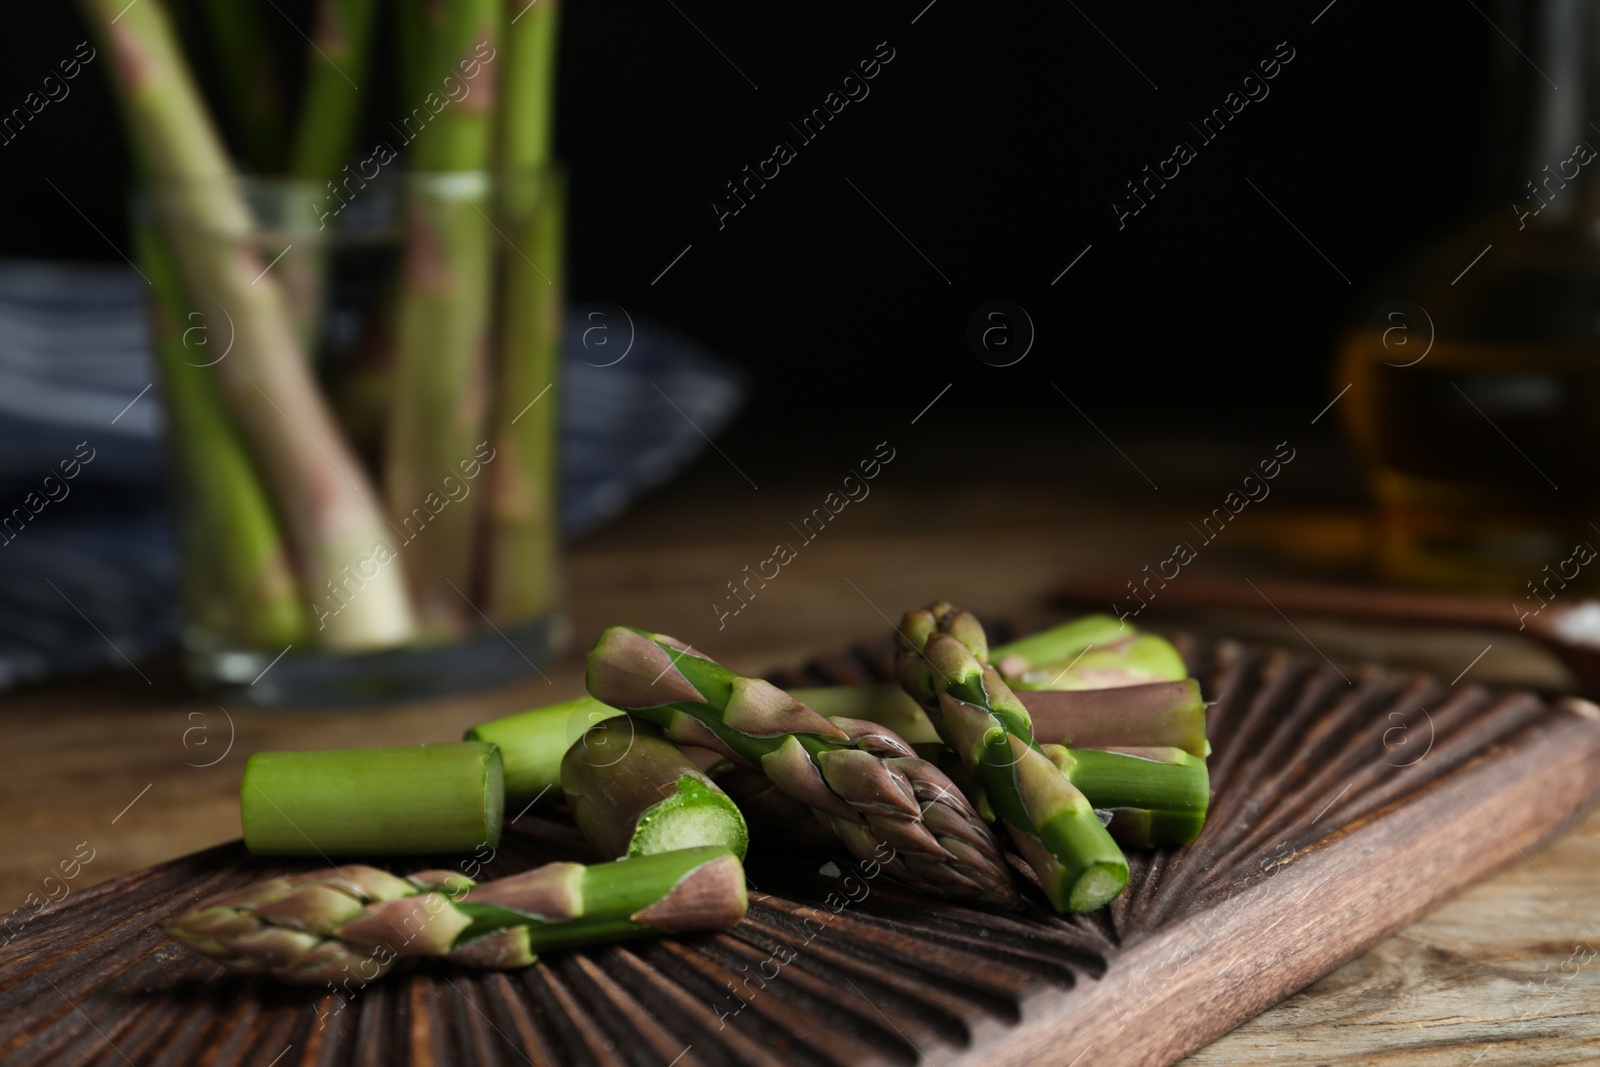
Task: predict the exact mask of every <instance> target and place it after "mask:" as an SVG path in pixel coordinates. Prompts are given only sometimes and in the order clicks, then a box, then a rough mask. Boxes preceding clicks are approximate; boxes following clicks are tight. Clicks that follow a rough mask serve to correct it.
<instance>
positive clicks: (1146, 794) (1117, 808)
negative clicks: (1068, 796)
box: [1043, 745, 1211, 848]
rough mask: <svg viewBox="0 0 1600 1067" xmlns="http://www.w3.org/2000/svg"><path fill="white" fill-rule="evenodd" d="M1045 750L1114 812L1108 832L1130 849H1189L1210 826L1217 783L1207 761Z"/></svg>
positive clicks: (1153, 751) (1179, 754) (1164, 751)
mask: <svg viewBox="0 0 1600 1067" xmlns="http://www.w3.org/2000/svg"><path fill="white" fill-rule="evenodd" d="M1043 748H1044V752H1045V755H1047V756H1048V757H1049V758H1050V761H1051V762H1052V763H1054V764H1055V765H1056V768H1057V769H1058V770H1060V771H1061V773H1062V774H1064V775H1065V776H1066V778H1067V781H1069V782H1071V783H1072V784H1073V785H1074V786H1075V787H1076V788H1077V789H1078V791H1079V792H1081V793H1082V794H1083V795H1084V796H1085V797H1086V798H1087V799H1088V801H1089V803H1090V804H1092V805H1094V807H1095V808H1097V809H1100V810H1105V811H1110V812H1112V813H1113V815H1114V818H1113V819H1112V821H1111V825H1110V826H1109V827H1108V829H1109V830H1110V831H1111V836H1113V837H1115V838H1116V839H1117V840H1118V841H1121V842H1122V843H1123V844H1125V845H1129V846H1131V847H1134V848H1155V847H1160V846H1164V845H1187V844H1188V843H1189V842H1191V841H1193V840H1194V839H1195V838H1196V837H1198V836H1199V835H1200V831H1201V829H1202V828H1204V826H1205V822H1206V808H1207V806H1208V805H1209V804H1210V800H1211V783H1210V777H1209V775H1208V773H1207V771H1206V761H1205V760H1204V759H1201V758H1199V757H1197V756H1192V755H1190V754H1189V753H1187V752H1184V751H1183V750H1182V749H1177V748H1129V749H1125V750H1123V751H1119V752H1106V751H1099V750H1096V749H1082V748H1072V749H1069V748H1064V747H1062V746H1061V745H1045V746H1043Z"/></svg>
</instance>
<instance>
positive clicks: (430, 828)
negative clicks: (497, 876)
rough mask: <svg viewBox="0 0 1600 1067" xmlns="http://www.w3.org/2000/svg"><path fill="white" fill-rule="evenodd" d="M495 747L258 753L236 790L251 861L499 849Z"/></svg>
mask: <svg viewBox="0 0 1600 1067" xmlns="http://www.w3.org/2000/svg"><path fill="white" fill-rule="evenodd" d="M504 812H505V787H504V781H503V777H502V769H501V763H500V750H499V749H498V748H496V747H495V746H494V745H491V744H487V743H484V742H477V741H450V742H446V743H444V744H437V745H413V746H410V747H406V748H367V749H339V750H335V751H328V752H258V753H256V754H255V755H254V756H251V757H250V762H249V763H248V764H246V765H245V770H244V781H243V783H242V784H241V786H240V789H239V816H240V821H241V822H242V823H243V824H244V843H245V846H246V847H248V848H249V849H250V851H251V852H254V853H256V854H257V855H272V856H328V855H346V856H357V855H361V856H382V855H403V854H424V853H440V852H470V851H472V850H473V849H476V848H479V847H481V846H484V845H487V846H489V847H491V848H493V847H496V846H498V845H499V843H500V826H501V820H502V819H503V817H504Z"/></svg>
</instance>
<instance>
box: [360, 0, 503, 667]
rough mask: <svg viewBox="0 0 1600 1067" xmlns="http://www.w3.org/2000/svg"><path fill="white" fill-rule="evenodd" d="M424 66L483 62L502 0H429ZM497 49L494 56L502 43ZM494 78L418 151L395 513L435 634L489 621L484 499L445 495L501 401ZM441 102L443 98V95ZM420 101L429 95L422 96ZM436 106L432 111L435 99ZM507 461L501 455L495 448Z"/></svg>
mask: <svg viewBox="0 0 1600 1067" xmlns="http://www.w3.org/2000/svg"><path fill="white" fill-rule="evenodd" d="M412 2H413V3H414V4H418V5H419V6H420V7H421V11H420V15H417V16H414V17H419V18H420V19H421V20H422V25H423V27H424V30H423V32H424V34H425V40H426V52H425V56H426V58H425V60H424V65H423V66H422V68H421V70H420V77H421V79H422V81H423V82H424V83H425V84H428V83H434V82H437V83H438V85H439V86H440V88H439V89H430V93H432V94H433V95H434V96H435V98H439V97H438V93H439V92H440V91H442V87H443V85H444V82H445V79H446V78H451V77H453V78H456V79H457V80H459V76H460V75H459V71H458V64H460V63H464V62H467V63H471V62H478V63H480V65H481V60H479V59H478V56H479V55H480V54H481V53H480V49H482V48H485V47H487V48H490V49H492V48H494V47H495V46H496V42H498V41H499V37H500V10H499V8H500V4H499V0H460V2H456V3H450V4H430V3H422V0H412ZM489 54H491V55H492V54H493V53H492V52H491V53H489ZM495 83H496V79H495V75H494V73H493V72H492V71H489V72H487V73H480V76H479V77H477V78H474V79H473V80H472V82H471V88H470V91H469V92H467V93H465V94H464V95H463V96H462V98H461V99H460V100H458V101H451V102H450V103H449V105H448V106H442V107H441V109H440V110H439V111H438V113H437V114H436V115H433V116H432V117H431V118H430V119H429V120H428V123H427V125H426V126H424V127H423V128H422V130H421V131H420V132H419V133H418V134H417V135H416V140H415V142H414V143H413V145H412V148H411V164H412V168H413V170H414V172H415V173H414V174H413V175H412V176H411V186H410V196H409V198H408V199H409V202H408V205H407V212H406V255H405V264H404V266H403V273H402V279H401V289H402V293H401V297H400V300H399V302H398V315H399V319H398V322H397V325H396V331H395V333H396V361H395V373H394V384H393V392H392V394H391V400H390V405H391V406H390V413H389V425H388V441H387V443H386V449H385V463H384V489H385V495H386V497H387V500H388V504H389V518H390V521H391V523H392V524H393V525H394V527H395V528H396V529H399V530H403V531H404V532H405V537H406V538H407V542H408V550H407V560H406V562H407V574H408V577H409V579H410V583H411V588H412V591H413V594H414V596H415V599H416V604H417V609H418V613H419V615H420V616H421V622H422V626H423V628H424V631H425V632H426V633H427V634H428V635H429V636H431V637H435V638H449V637H451V636H454V635H456V634H458V633H459V632H461V631H462V630H463V629H464V628H465V627H466V625H467V624H468V623H469V622H470V621H471V620H475V619H476V618H477V612H476V611H475V609H474V608H473V606H472V604H471V603H469V602H468V600H467V597H468V596H469V595H470V592H471V591H472V589H473V555H474V547H475V541H476V529H477V512H478V508H479V502H480V501H479V498H478V497H477V496H476V495H464V496H462V497H460V498H458V499H451V500H447V499H446V492H447V490H446V487H445V486H444V484H443V483H444V481H445V479H447V478H450V479H453V480H455V481H456V482H459V481H460V475H461V471H460V470H458V465H459V464H463V463H467V462H470V461H472V460H473V458H474V456H477V457H478V458H479V459H484V458H488V457H492V456H494V453H492V452H490V453H481V452H480V451H479V446H480V445H482V444H484V443H486V442H487V428H486V424H485V416H486V414H487V411H488V398H489V353H488V348H489V345H490V340H491V338H490V326H491V320H490V308H491V299H492V296H493V287H492V285H491V277H492V271H491V264H492V254H493V248H492V241H493V240H494V239H495V234H494V228H493V225H492V223H491V222H490V213H491V212H492V211H493V210H494V204H493V188H492V183H491V182H490V180H489V176H488V174H487V173H486V171H485V170H484V168H486V167H487V166H488V164H489V162H490V147H491V131H492V119H493V113H494V107H495V102H496V101H495V96H496V88H495ZM440 99H442V98H440ZM419 106H420V102H419ZM425 110H427V109H425ZM496 458H497V457H496Z"/></svg>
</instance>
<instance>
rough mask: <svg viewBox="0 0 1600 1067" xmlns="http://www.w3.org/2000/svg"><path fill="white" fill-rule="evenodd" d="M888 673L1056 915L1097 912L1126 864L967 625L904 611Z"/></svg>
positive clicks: (946, 612) (1123, 878) (946, 616)
mask: <svg viewBox="0 0 1600 1067" xmlns="http://www.w3.org/2000/svg"><path fill="white" fill-rule="evenodd" d="M900 632H901V634H902V635H904V637H903V640H904V644H903V647H902V651H901V653H900V656H899V658H898V661H897V664H896V667H897V671H898V673H899V675H900V677H901V679H902V683H903V684H905V685H906V687H907V691H908V692H910V693H911V694H912V695H913V696H914V697H916V698H917V699H918V700H920V701H922V702H923V708H924V710H926V711H927V712H928V715H929V718H930V719H931V720H932V721H933V723H934V725H935V726H936V727H937V728H938V730H939V735H940V736H941V737H942V738H944V740H945V743H946V744H948V745H949V746H950V747H951V748H952V749H954V750H955V752H956V754H957V755H958V756H959V757H960V758H961V759H962V761H963V762H965V763H966V765H967V766H968V767H969V768H971V770H972V772H973V774H974V775H975V776H976V777H977V779H978V784H979V785H980V786H982V788H983V791H984V795H985V797H986V798H987V800H988V802H989V804H991V805H992V806H993V808H994V811H995V813H996V814H997V815H999V817H1000V821H1001V822H1003V823H1004V824H1005V825H1006V829H1007V830H1008V831H1010V834H1011V838H1012V840H1013V841H1014V842H1015V843H1016V845H1017V849H1018V851H1020V852H1021V853H1022V855H1023V857H1024V858H1025V859H1026V860H1027V861H1028V863H1029V865H1030V866H1032V867H1033V869H1034V873H1035V874H1037V875H1038V876H1039V882H1040V885H1041V886H1043V888H1044V891H1045V896H1047V897H1048V898H1049V900H1050V903H1051V904H1052V905H1054V907H1055V908H1056V910H1057V911H1074V912H1086V911H1094V910H1096V909H1098V908H1101V907H1103V906H1105V905H1106V904H1107V903H1109V902H1110V901H1111V900H1112V899H1113V898H1114V897H1116V896H1117V895H1118V894H1119V893H1121V892H1122V890H1123V888H1124V887H1125V886H1126V885H1127V883H1128V862H1127V859H1126V858H1125V857H1124V856H1123V855H1122V853H1121V851H1120V850H1119V849H1118V848H1117V844H1116V842H1115V841H1113V840H1112V838H1111V835H1110V834H1109V833H1108V832H1107V831H1106V828H1105V827H1104V826H1103V825H1102V824H1101V822H1100V819H1099V817H1098V816H1096V815H1095V812H1094V807H1093V806H1092V805H1091V804H1090V802H1089V800H1088V799H1087V798H1086V797H1084V795H1083V793H1081V792H1080V791H1079V790H1078V789H1076V788H1075V787H1074V786H1073V785H1072V783H1071V782H1069V781H1068V780H1067V778H1066V776H1065V775H1063V774H1062V773H1061V771H1060V770H1059V769H1057V768H1056V766H1055V765H1054V764H1053V763H1051V761H1050V759H1049V758H1048V757H1047V756H1046V755H1045V754H1044V753H1043V752H1042V751H1040V749H1039V746H1038V744H1037V742H1035V741H1034V738H1033V731H1032V723H1031V721H1030V720H1029V717H1028V712H1027V709H1026V708H1024V707H1023V706H1022V703H1021V702H1020V701H1018V700H1017V698H1016V697H1015V696H1014V695H1013V694H1012V692H1011V690H1010V689H1009V688H1007V687H1006V684H1005V682H1004V681H1003V680H1001V678H1000V674H999V672H998V671H996V670H995V669H994V668H993V667H989V666H987V665H986V664H985V663H983V662H982V660H983V658H984V657H985V656H986V655H987V653H988V642H987V639H986V638H985V637H984V634H983V628H982V627H981V626H980V625H979V624H978V622H977V619H976V618H975V617H973V616H972V615H971V614H970V613H968V612H963V611H958V610H956V609H954V608H952V607H951V606H950V605H949V604H943V603H940V604H935V605H934V606H933V607H932V608H930V609H926V610H923V611H920V612H908V613H907V615H906V618H905V620H904V621H903V622H902V624H901V626H900Z"/></svg>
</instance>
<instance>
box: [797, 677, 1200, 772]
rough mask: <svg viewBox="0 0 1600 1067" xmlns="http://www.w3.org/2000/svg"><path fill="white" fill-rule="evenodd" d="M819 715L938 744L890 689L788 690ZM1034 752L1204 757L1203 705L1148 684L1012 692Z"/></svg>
mask: <svg viewBox="0 0 1600 1067" xmlns="http://www.w3.org/2000/svg"><path fill="white" fill-rule="evenodd" d="M789 692H790V694H791V695H793V696H794V697H795V698H796V699H797V700H800V701H801V702H803V703H805V704H809V705H810V706H811V707H813V708H815V709H816V710H818V711H820V712H821V713H822V714H824V715H845V716H848V717H849V718H852V719H865V720H867V721H868V722H875V723H879V724H881V725H883V726H887V727H889V728H890V729H891V730H893V731H894V732H895V733H897V734H899V735H900V736H901V737H903V738H904V739H905V740H906V742H907V743H909V744H911V745H914V746H920V745H925V744H929V743H933V744H942V742H940V740H939V733H938V731H937V730H935V729H934V728H933V723H932V722H930V721H929V719H928V717H927V714H926V713H924V712H923V710H922V707H921V706H920V705H919V704H918V703H917V702H916V701H915V700H914V699H912V697H911V695H910V694H908V693H907V692H906V691H905V690H904V689H903V688H902V687H900V686H899V685H896V684H895V683H893V682H888V683H884V684H881V685H860V686H825V687H821V688H816V689H791V690H789ZM1014 692H1015V695H1016V698H1017V699H1018V700H1020V701H1022V706H1023V707H1025V708H1027V709H1028V715H1029V716H1030V717H1031V718H1032V719H1033V736H1034V738H1035V739H1037V740H1038V741H1039V743H1040V744H1055V745H1072V746H1073V747H1076V748H1130V747H1132V748H1179V749H1182V750H1183V751H1185V752H1188V753H1189V754H1190V755H1194V756H1199V757H1202V758H1204V757H1206V756H1209V755H1210V754H1211V744H1210V742H1209V741H1207V740H1206V705H1205V701H1204V700H1202V699H1201V697H1200V683H1199V682H1197V681H1195V680H1194V679H1193V678H1185V679H1184V680H1183V681H1181V682H1150V683H1147V684H1144V685H1127V686H1116V687H1114V688H1111V689H1074V690H1057V689H1019V690H1015V691H1014Z"/></svg>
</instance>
